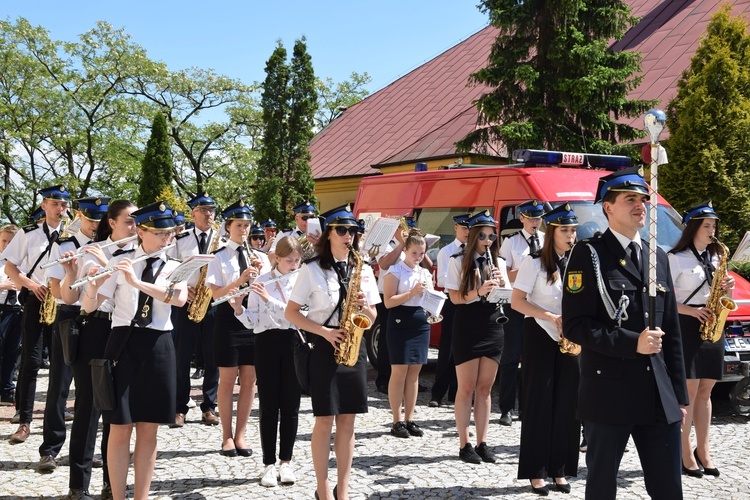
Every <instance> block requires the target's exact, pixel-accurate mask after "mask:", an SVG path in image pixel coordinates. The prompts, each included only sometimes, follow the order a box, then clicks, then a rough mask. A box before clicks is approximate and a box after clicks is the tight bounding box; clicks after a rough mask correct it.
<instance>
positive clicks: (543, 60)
mask: <svg viewBox="0 0 750 500" xmlns="http://www.w3.org/2000/svg"><path fill="white" fill-rule="evenodd" d="M480 8H481V9H482V11H483V12H485V13H487V14H488V15H489V18H490V22H491V24H492V25H493V26H495V27H496V28H498V29H499V30H500V33H499V34H498V36H497V39H496V40H495V43H494V44H493V46H492V49H491V52H490V56H489V63H488V66H487V67H485V68H482V69H480V70H478V71H477V72H475V73H474V74H472V76H471V77H470V82H471V83H473V84H484V85H487V86H489V87H490V88H491V89H492V90H491V91H489V92H488V93H486V94H484V95H483V96H482V97H480V98H479V99H478V101H477V103H476V104H477V108H478V110H479V119H478V124H477V125H478V127H477V130H476V131H473V132H472V133H470V134H469V135H468V136H467V137H465V138H464V139H463V140H461V141H459V142H458V143H457V144H456V145H457V147H458V149H459V150H461V151H472V150H473V151H477V152H480V153H486V154H494V155H503V153H504V151H502V148H503V147H504V148H506V149H507V154H510V152H511V151H512V150H514V149H516V148H536V149H554V150H564V151H587V152H596V153H613V152H620V153H622V152H625V151H624V150H627V149H628V148H627V147H624V146H618V142H628V141H631V140H633V139H635V138H637V137H639V136H641V135H642V132H641V131H639V130H637V129H634V128H632V127H630V126H628V125H625V124H623V123H619V122H618V120H619V119H620V118H625V117H633V116H638V115H640V114H642V113H643V112H645V111H647V110H648V109H649V108H651V107H652V106H653V105H654V102H650V101H640V100H631V99H628V98H627V95H628V92H629V91H630V90H632V89H634V88H635V87H636V86H637V85H638V83H639V82H640V81H641V77H637V76H633V75H634V74H635V73H636V72H638V71H639V70H640V59H641V56H640V54H637V53H632V52H614V51H612V50H611V49H609V46H610V43H611V41H612V40H613V39H614V40H619V39H620V38H621V37H622V36H623V34H624V33H625V32H626V31H627V29H628V28H629V27H630V26H632V25H633V24H634V21H635V19H634V18H633V17H632V16H631V13H630V12H631V10H630V7H628V5H627V3H626V2H624V1H622V0H535V1H526V2H519V1H517V0H482V2H480Z"/></svg>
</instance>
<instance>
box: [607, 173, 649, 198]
mask: <svg viewBox="0 0 750 500" xmlns="http://www.w3.org/2000/svg"><path fill="white" fill-rule="evenodd" d="M610 191H617V192H631V193H640V194H645V195H648V184H646V181H645V180H643V167H630V168H626V169H624V170H619V171H617V172H612V173H611V174H609V175H605V176H604V177H600V178H599V185H598V187H597V188H596V201H594V203H599V202H600V201H602V200H603V199H604V197H605V196H607V193H608V192H610Z"/></svg>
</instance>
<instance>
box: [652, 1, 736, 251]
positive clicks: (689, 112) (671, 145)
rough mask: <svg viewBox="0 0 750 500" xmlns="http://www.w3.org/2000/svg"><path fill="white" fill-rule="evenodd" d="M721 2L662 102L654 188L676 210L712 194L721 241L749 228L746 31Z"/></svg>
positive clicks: (731, 241) (733, 240)
mask: <svg viewBox="0 0 750 500" xmlns="http://www.w3.org/2000/svg"><path fill="white" fill-rule="evenodd" d="M730 12H731V7H730V6H723V7H722V8H721V9H720V10H719V11H718V12H717V13H716V14H714V16H713V17H712V18H711V21H710V22H709V23H708V26H707V28H706V34H705V36H704V37H703V38H702V40H701V42H700V45H699V46H698V49H697V50H696V52H695V55H694V56H693V59H692V60H691V62H690V67H689V68H688V69H687V70H686V71H685V72H684V73H683V75H682V77H681V79H680V81H679V82H678V90H677V95H676V97H675V98H674V99H673V100H672V101H671V102H670V103H669V105H668V107H667V126H668V127H669V132H670V138H669V140H668V141H666V147H667V150H668V152H669V164H668V165H666V166H664V167H662V168H660V169H659V178H660V179H659V180H660V188H661V194H663V195H664V196H665V197H666V198H667V199H668V200H669V201H670V203H672V205H673V206H674V207H675V208H676V209H677V210H679V211H683V210H685V209H687V208H689V207H690V206H692V205H694V204H696V203H699V202H701V201H703V200H706V199H709V198H712V199H713V202H714V208H715V210H716V212H717V213H718V214H719V216H720V217H721V226H722V234H721V238H722V239H723V240H724V241H725V243H726V244H727V245H728V246H730V247H731V246H734V245H736V244H737V243H738V242H739V239H740V238H741V236H742V235H743V234H744V233H745V231H748V230H750V219H748V217H747V214H748V213H750V189H748V186H750V168H749V167H748V165H750V133H748V130H750V36H748V34H747V29H748V23H747V21H745V20H744V19H742V18H741V17H731V15H730Z"/></svg>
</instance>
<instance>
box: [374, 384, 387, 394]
mask: <svg viewBox="0 0 750 500" xmlns="http://www.w3.org/2000/svg"><path fill="white" fill-rule="evenodd" d="M375 387H376V388H377V390H378V392H382V393H383V394H388V384H386V385H383V384H379V385H376V386H375Z"/></svg>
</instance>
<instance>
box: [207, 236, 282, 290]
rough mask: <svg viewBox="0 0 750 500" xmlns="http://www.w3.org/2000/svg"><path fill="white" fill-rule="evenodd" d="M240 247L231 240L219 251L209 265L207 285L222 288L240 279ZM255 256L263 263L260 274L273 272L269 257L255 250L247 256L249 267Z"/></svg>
mask: <svg viewBox="0 0 750 500" xmlns="http://www.w3.org/2000/svg"><path fill="white" fill-rule="evenodd" d="M239 246H240V243H235V242H234V241H232V240H229V241H227V244H226V245H225V246H224V247H223V249H221V250H218V251H217V252H216V253H215V254H214V255H215V256H216V258H215V259H214V260H212V261H211V262H209V264H208V272H207V273H206V284H207V285H216V286H218V287H219V288H222V287H225V286H227V285H228V284H229V283H231V282H232V281H234V280H236V279H237V278H239V277H240V261H239V258H238V256H237V248H238V247H239ZM253 256H257V257H258V258H259V259H260V261H261V263H262V265H261V269H260V274H265V273H267V272H269V271H270V270H271V262H270V261H269V260H268V255H266V254H264V253H263V252H256V251H254V250H251V255H250V256H247V255H245V258H246V259H247V264H248V266H249V265H250V263H251V261H252V260H253Z"/></svg>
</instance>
